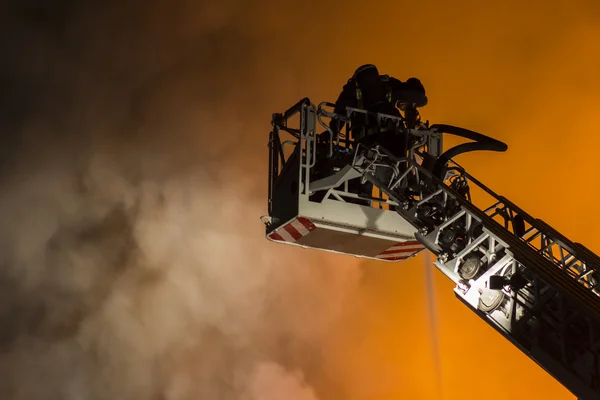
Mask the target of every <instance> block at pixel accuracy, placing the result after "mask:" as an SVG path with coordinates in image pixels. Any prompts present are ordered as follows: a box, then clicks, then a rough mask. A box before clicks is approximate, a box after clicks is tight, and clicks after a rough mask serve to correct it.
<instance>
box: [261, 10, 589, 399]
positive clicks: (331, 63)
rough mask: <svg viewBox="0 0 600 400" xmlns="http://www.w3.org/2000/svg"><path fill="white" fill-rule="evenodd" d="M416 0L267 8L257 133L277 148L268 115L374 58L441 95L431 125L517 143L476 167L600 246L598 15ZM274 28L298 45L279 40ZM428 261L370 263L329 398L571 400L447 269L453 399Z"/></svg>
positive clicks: (442, 305) (433, 103) (504, 190)
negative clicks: (431, 304)
mask: <svg viewBox="0 0 600 400" xmlns="http://www.w3.org/2000/svg"><path fill="white" fill-rule="evenodd" d="M403 3H404V2H402V3H401V2H397V1H389V2H364V1H360V2H359V1H347V2H344V3H343V4H342V3H340V4H337V5H325V4H324V3H311V2H308V3H299V4H298V5H297V6H296V7H294V8H293V9H285V10H281V9H278V8H273V9H271V10H270V11H265V12H264V14H263V15H261V20H263V21H265V22H264V24H263V25H261V24H257V25H260V26H261V28H260V29H259V31H261V32H262V33H259V34H262V35H264V43H265V47H264V48H263V49H262V50H261V51H260V53H261V55H262V56H264V57H265V58H264V60H263V62H264V63H263V62H261V63H260V64H262V65H264V66H266V65H269V67H268V70H267V71H265V73H267V74H269V78H268V79H267V78H266V79H265V81H268V83H267V84H266V86H265V87H263V88H261V91H260V93H257V96H258V97H257V99H259V100H258V101H259V102H261V103H262V105H261V106H260V107H258V108H259V109H260V111H261V112H262V113H263V115H262V118H263V121H264V129H263V130H262V131H259V130H258V129H257V131H256V132H255V133H253V137H256V138H258V137H260V138H261V139H263V141H264V140H266V134H267V132H268V120H269V118H270V113H272V112H278V111H283V110H284V109H285V108H287V107H288V106H290V105H291V104H293V103H294V102H295V101H297V100H299V99H300V98H301V97H304V96H309V97H310V98H311V99H312V100H313V101H315V102H319V101H333V100H335V97H336V96H337V94H338V92H339V90H340V88H341V86H342V85H343V84H344V83H345V81H346V79H347V78H348V77H349V76H350V75H351V74H352V72H353V70H354V68H355V67H357V66H358V65H360V64H362V63H375V64H377V65H378V66H379V67H380V71H381V72H382V73H389V74H391V75H393V76H396V77H398V78H399V79H406V78H408V77H410V76H417V77H419V78H420V79H421V80H422V82H423V83H424V85H425V86H426V88H427V90H428V96H429V100H430V102H429V105H428V106H427V107H426V108H425V109H424V110H423V111H422V114H423V115H424V118H425V119H429V120H431V121H432V122H437V123H450V124H455V125H459V126H464V127H467V128H471V129H474V130H477V131H480V132H482V133H485V134H488V135H490V136H493V137H496V138H498V139H500V140H503V141H505V142H506V143H508V145H509V151H508V152H507V153H505V154H492V153H481V154H473V155H466V156H463V157H461V158H460V159H459V160H458V161H459V162H460V163H461V164H462V165H464V166H466V167H467V168H468V170H469V171H470V172H471V173H472V174H474V175H475V176H477V177H478V178H480V179H481V180H482V181H483V182H485V183H487V184H488V185H490V186H491V187H492V188H493V189H494V190H496V191H497V192H499V193H501V194H503V195H505V196H506V197H508V198H509V199H511V200H513V201H514V202H516V203H517V204H518V205H520V206H521V207H522V208H524V209H525V210H527V211H528V212H530V213H532V214H533V215H535V216H537V217H540V218H542V219H544V220H545V221H546V222H548V223H550V224H551V225H553V226H554V227H556V228H557V229H559V230H560V231H561V232H562V233H564V234H565V235H567V236H568V237H570V238H571V239H573V240H577V241H582V242H583V243H585V244H586V245H588V247H590V248H591V249H592V250H594V251H596V252H598V251H600V246H598V245H597V242H596V240H597V238H598V236H599V234H600V232H599V231H598V228H597V226H599V222H600V221H599V219H600V216H598V213H597V212H595V211H594V206H595V204H596V200H595V197H594V196H595V195H597V194H598V193H599V192H600V186H599V185H598V183H597V179H596V176H595V175H596V170H597V167H598V162H599V161H598V160H599V158H598V156H597V147H598V144H599V143H600V139H598V132H599V131H600V126H599V124H598V122H600V116H598V113H597V111H596V110H597V108H598V106H600V94H598V93H599V92H598V88H599V86H600V77H599V75H598V70H599V69H598V67H599V62H600V56H599V55H598V52H597V43H598V42H599V40H600V28H599V26H600V25H598V21H599V18H598V17H599V16H600V14H599V12H598V7H599V6H597V5H596V4H595V3H594V2H589V1H569V2H567V1H552V2H542V1H532V2H520V1H514V0H511V1H502V2H471V1H454V2H443V1H420V2H410V3H409V2H406V4H403ZM263 18H264V19H263ZM274 27H277V28H278V29H281V31H278V32H283V31H285V32H286V34H285V35H284V36H285V37H278V38H275V37H273V36H270V29H275V28H274ZM277 82H279V84H278V83H277ZM267 106H268V107H272V106H275V109H268V108H267ZM254 135H260V136H254ZM262 144H263V143H262V142H261V145H262ZM262 151H265V150H264V149H263V150H262ZM263 154H264V157H265V158H264V161H265V164H266V152H265V153H263ZM265 178H266V174H265ZM423 261H424V260H423V256H420V257H419V258H418V259H416V260H413V261H410V262H407V263H404V264H397V265H392V264H379V263H375V262H369V263H367V273H366V277H365V279H364V282H365V288H364V296H365V302H364V308H363V311H362V312H361V313H360V314H359V315H356V317H355V318H354V319H353V320H352V321H348V324H346V325H344V326H343V327H340V332H337V334H336V335H335V340H333V341H332V343H330V344H329V346H328V347H327V357H326V360H325V364H324V366H323V368H324V370H325V371H328V373H326V374H325V375H330V376H331V377H335V379H342V380H343V381H344V384H343V385H342V386H344V387H346V388H347V392H346V393H343V395H342V394H340V393H337V394H334V393H331V394H330V396H325V398H344V399H358V398H361V399H367V398H368V399H380V400H384V399H399V398H406V399H441V398H443V399H465V398H469V399H470V398H480V397H481V398H486V399H504V398H506V397H509V398H519V399H525V398H553V399H570V398H573V396H572V395H571V394H570V393H569V392H568V391H567V390H566V389H564V388H563V387H562V386H561V385H560V384H559V383H557V382H556V381H555V380H554V379H553V378H551V377H550V376H549V375H548V374H547V373H546V372H544V371H543V370H542V369H541V368H540V367H539V366H537V365H536V364H535V363H534V362H533V361H531V360H530V359H529V358H527V357H526V356H525V355H523V354H522V353H521V352H520V351H518V350H517V349H516V348H515V347H513V346H512V345H511V344H510V343H509V342H508V341H506V340H505V339H504V338H503V337H501V336H500V335H499V334H497V333H496V332H495V331H493V330H492V328H490V327H489V326H487V325H486V324H485V323H484V322H482V321H481V320H480V319H479V317H477V316H476V315H474V314H473V313H471V312H470V311H469V310H468V309H467V308H466V307H464V306H463V305H462V304H461V303H460V302H459V301H458V300H457V299H456V298H455V297H454V294H453V292H452V289H453V285H452V283H451V282H450V281H448V280H447V279H446V278H445V277H443V276H442V275H441V274H440V273H438V272H437V271H436V272H435V287H436V292H435V296H436V299H437V308H438V314H439V332H438V335H439V340H440V346H441V347H440V352H441V360H442V377H443V393H440V392H439V391H438V388H437V386H436V379H435V376H436V375H435V374H436V371H435V361H434V354H433V350H432V337H431V334H430V327H429V320H428V318H429V317H428V310H427V307H426V304H427V297H426V296H427V294H426V290H425V288H426V282H425V270H424V267H423ZM332 379H333V378H332ZM325 386H326V385H325ZM369 387H371V388H372V389H373V391H372V393H371V395H370V397H369V396H366V393H368V392H369ZM358 393H361V394H360V395H359V394H358Z"/></svg>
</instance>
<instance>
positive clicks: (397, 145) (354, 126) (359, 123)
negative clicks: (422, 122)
mask: <svg viewBox="0 0 600 400" xmlns="http://www.w3.org/2000/svg"><path fill="white" fill-rule="evenodd" d="M425 105H427V95H426V93H425V88H424V86H423V84H422V83H421V81H420V80H419V79H417V78H414V77H412V78H409V79H408V80H406V81H405V82H403V81H401V80H399V79H397V78H394V77H391V76H389V75H382V74H380V73H379V70H378V69H377V67H376V66H375V65H373V64H365V65H362V66H360V67H359V68H358V69H356V71H355V72H354V75H353V76H352V77H351V78H350V79H348V82H347V83H346V84H345V85H344V87H343V89H342V92H341V93H340V95H339V96H338V99H337V101H336V102H335V108H334V112H335V113H336V114H338V115H346V108H347V107H351V108H358V109H362V110H365V111H367V112H368V114H365V113H355V114H354V115H352V116H351V117H350V126H349V132H350V135H351V136H352V139H353V140H354V142H355V144H354V148H356V144H357V143H362V144H364V145H367V146H369V145H372V144H374V143H375V142H377V143H379V144H380V145H381V146H382V147H384V148H385V149H386V150H388V151H389V152H391V153H392V154H394V155H395V156H396V157H405V156H406V154H407V152H408V149H407V147H408V143H407V137H406V135H405V134H403V131H402V130H400V131H399V130H398V129H397V128H396V122H395V121H394V120H387V121H385V122H383V123H379V122H378V121H377V118H376V114H377V113H380V114H386V115H391V116H395V117H400V116H401V115H400V110H403V111H404V112H405V118H407V117H409V116H410V115H414V116H415V117H416V111H415V110H416V109H417V108H419V107H424V106H425ZM409 118H410V117H409ZM343 126H344V122H343V121H340V120H339V119H333V120H332V121H331V123H330V128H331V129H332V131H333V133H334V135H337V134H338V133H339V132H340V131H341V129H342V128H343ZM334 137H335V136H334ZM377 176H378V178H380V179H382V180H387V179H389V178H390V177H391V170H389V169H387V170H384V169H381V168H380V171H378V173H377ZM350 184H351V191H353V192H356V191H358V192H359V193H358V194H360V195H361V196H367V197H370V196H371V192H372V185H371V184H369V183H367V184H362V185H359V184H358V182H350Z"/></svg>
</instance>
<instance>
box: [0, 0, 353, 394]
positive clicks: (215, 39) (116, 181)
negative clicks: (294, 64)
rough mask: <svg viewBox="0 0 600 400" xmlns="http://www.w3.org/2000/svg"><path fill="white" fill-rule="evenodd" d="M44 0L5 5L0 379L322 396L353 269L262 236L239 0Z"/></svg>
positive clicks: (31, 389) (137, 389) (84, 390)
mask: <svg viewBox="0 0 600 400" xmlns="http://www.w3.org/2000/svg"><path fill="white" fill-rule="evenodd" d="M35 3H36V2H33V5H31V4H30V5H26V4H25V3H21V5H17V6H14V7H12V8H11V9H10V10H9V11H10V12H9V13H7V14H6V15H7V16H6V17H5V18H6V19H7V20H6V21H2V22H6V24H4V25H2V26H3V27H4V28H3V29H5V30H9V29H10V32H11V33H12V36H13V38H14V40H13V45H12V46H8V45H7V43H3V48H4V53H5V54H7V55H10V57H8V59H9V61H8V62H7V64H6V65H5V66H4V70H3V72H2V73H3V77H4V80H5V81H6V82H11V84H12V89H11V90H7V92H6V97H7V98H8V100H7V99H6V98H5V103H4V107H3V110H2V112H1V113H0V114H1V116H2V121H1V125H2V127H3V129H4V131H3V133H2V134H3V136H2V142H3V145H2V156H3V158H2V159H1V161H0V163H1V166H2V169H1V170H0V174H1V175H0V177H1V180H0V227H1V228H0V327H1V329H0V377H1V379H0V398H2V399H6V400H25V399H27V400H35V399H49V400H51V399H81V398H85V399H90V400H103V399H123V400H126V399H165V400H185V399H238V398H239V399H243V400H259V399H260V400H270V399H273V400H275V399H284V398H285V399H293V400H314V399H317V392H318V388H316V387H312V386H314V385H312V384H311V382H313V381H315V379H312V378H315V377H318V375H319V356H320V348H319V345H320V343H322V342H323V341H325V339H326V338H327V335H328V332H329V331H330V328H331V327H332V326H334V325H335V324H337V323H338V321H339V319H340V318H342V317H343V316H344V315H345V313H346V312H350V308H349V300H348V299H351V298H352V291H353V290H354V288H355V287H356V286H357V283H358V281H359V278H360V270H359V269H358V267H357V262H355V261H348V260H347V259H344V261H343V264H341V265H340V262H339V261H340V258H338V257H336V256H328V255H324V254H320V253H313V252H308V251H298V250H293V249H290V248H287V247H283V246H277V245H272V244H269V243H268V242H267V241H266V240H265V239H264V236H263V235H264V232H263V227H262V225H261V224H260V222H259V221H258V216H259V215H261V214H262V213H264V198H263V196H262V194H263V193H264V185H262V181H263V180H264V176H265V174H264V170H263V168H259V167H256V166H255V165H256V162H257V160H258V162H261V161H262V160H263V158H262V157H261V156H260V155H250V156H248V155H247V153H248V152H250V151H251V150H253V149H254V148H262V149H264V147H263V146H264V140H263V139H264V138H261V139H260V140H261V144H263V146H256V147H254V148H246V149H245V150H246V152H244V148H243V145H246V144H247V143H248V139H241V141H240V142H237V141H236V138H237V135H239V134H240V130H239V128H240V127H244V128H248V126H249V125H251V124H254V123H255V122H253V121H243V122H240V121H239V120H238V119H237V118H236V117H235V116H236V112H235V111H232V108H233V110H235V107H236V102H235V101H229V100H228V97H227V96H228V95H229V94H230V92H231V91H233V89H232V88H231V87H230V86H227V85H225V83H229V84H235V83H236V82H237V81H236V79H233V82H232V80H231V79H230V76H229V75H227V72H228V70H234V68H237V67H236V65H237V63H238V61H239V59H240V58H244V57H246V56H247V54H245V53H244V52H246V51H248V50H247V47H244V46H243V44H241V43H239V40H242V39H243V37H241V36H235V35H234V36H235V37H234V38H233V39H232V38H231V37H228V33H227V32H229V31H228V30H227V21H228V18H229V16H230V15H231V13H233V12H234V11H235V10H233V8H232V7H231V5H230V4H228V2H220V4H221V5H220V6H219V7H215V6H212V5H211V6H208V5H202V4H200V5H198V3H196V2H187V1H177V2H165V3H164V4H162V5H160V4H154V3H152V4H150V3H145V2H134V1H126V2H115V4H112V3H111V2H107V3H106V4H104V3H103V4H104V5H95V6H92V5H87V4H85V2H81V3H77V2H72V3H71V2H64V3H61V5H60V6H59V5H55V6H53V7H48V6H46V9H41V8H40V7H42V6H40V5H39V4H38V5H36V4H35ZM34 6H35V7H34ZM191 15H193V16H194V17H191ZM220 30H224V31H223V32H221V31H220ZM5 33H7V32H5ZM15 43H16V44H15ZM228 46H232V47H228ZM237 50H239V52H238V53H236V51H237ZM249 62H250V61H249ZM238 83H239V82H238ZM220 85H221V86H220ZM221 89H222V90H221ZM239 89H240V88H239V87H238V88H237V89H236V91H238V92H239ZM9 105H10V106H11V107H12V108H11V107H8V106H9ZM265 115H267V116H268V115H269V112H267V113H266V114H265ZM263 133H264V134H265V135H266V131H264V132H263ZM236 143H242V145H236ZM240 147H242V148H240ZM332 260H333V261H337V263H336V264H338V265H333V264H332V262H331V261H332ZM311 379H312V381H311Z"/></svg>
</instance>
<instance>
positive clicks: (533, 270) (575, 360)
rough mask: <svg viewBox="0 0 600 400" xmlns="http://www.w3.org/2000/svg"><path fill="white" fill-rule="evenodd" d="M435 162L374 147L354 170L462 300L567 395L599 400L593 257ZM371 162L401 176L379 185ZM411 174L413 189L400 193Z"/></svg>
mask: <svg viewBox="0 0 600 400" xmlns="http://www.w3.org/2000/svg"><path fill="white" fill-rule="evenodd" d="M436 133H437V132H436ZM423 134H424V135H428V134H429V132H427V130H424V131H421V135H423ZM438 160H441V162H439V163H437V165H435V166H434V167H433V168H424V167H422V166H421V165H418V164H417V163H416V162H415V160H414V158H411V157H407V158H397V157H394V156H393V155H392V154H390V153H389V152H388V151H386V149H383V148H380V147H378V146H374V147H372V148H369V149H365V150H364V151H363V152H362V154H361V157H357V159H356V160H355V163H354V164H353V166H354V167H355V168H356V169H357V171H360V172H361V173H362V174H363V176H364V177H365V179H366V180H368V181H371V182H372V183H373V184H374V185H376V186H378V187H380V188H381V189H382V190H383V191H384V192H385V193H387V195H388V196H389V197H390V198H391V199H393V200H394V201H395V202H396V203H398V204H399V207H398V208H397V209H396V211H397V212H398V214H400V215H402V216H403V218H405V219H406V220H407V221H410V222H411V224H412V225H413V226H414V227H415V229H416V230H417V233H416V234H415V236H416V238H417V239H418V240H419V241H420V242H421V243H423V244H424V245H425V246H426V247H427V248H428V249H429V250H431V251H432V252H433V253H435V254H436V255H437V256H438V258H437V261H436V262H435V266H436V267H437V268H438V269H439V270H440V271H441V272H442V273H444V274H445V275H446V276H447V277H448V278H450V279H451V280H452V281H454V282H455V283H456V288H455V294H456V296H457V297H458V298H459V299H460V300H461V301H463V302H464V304H466V305H467V306H468V307H470V308H471V309H472V310H473V311H475V312H476V313H477V314H478V315H480V316H481V317H482V318H483V319H484V320H485V321H486V322H488V323H489V324H490V325H491V326H493V327H494V328H495V329H496V330H497V331H498V332H500V333H501V334H502V335H503V336H505V337H506V338H507V339H509V340H510V341H511V342H512V343H513V344H515V345H516V346H517V347H518V348H520V349H521V350H522V351H523V352H524V353H526V354H527V355H528V356H529V357H530V358H532V359H533V360H534V361H536V362H537V363H538V364H539V365H540V366H541V367H543V368H544V369H545V370H546V371H547V372H548V373H550V374H551V375H552V376H554V377H555V378H556V379H557V380H558V381H560V382H561V383H562V384H563V385H564V386H565V387H566V388H567V389H569V390H570V391H571V392H572V393H573V394H575V395H576V396H578V397H579V398H581V399H598V398H600V298H599V296H598V294H599V293H600V292H599V291H598V289H600V288H599V287H598V286H599V284H600V283H599V280H598V273H599V272H600V271H599V269H600V258H599V257H598V256H597V255H596V254H594V253H592V252H591V251H590V250H588V249H587V248H585V247H584V246H583V245H581V244H579V243H574V242H572V241H570V240H569V239H567V238H566V237H564V236H563V235H561V234H560V233H559V232H557V231H556V230H555V229H553V228H552V227H550V226H549V225H548V224H546V223H545V222H543V221H542V220H540V219H536V218H534V217H532V216H531V215H529V214H527V213H526V212H525V211H523V210H522V209H520V208H518V207H517V206H516V205H515V204H513V203H511V202H510V201H508V200H507V199H505V198H504V197H501V196H499V195H497V194H496V193H494V192H493V191H492V190H490V189H489V188H487V187H486V186H484V185H483V184H482V183H481V182H479V181H478V180H476V179H475V178H474V177H472V176H471V175H469V174H468V173H467V172H466V171H465V170H464V169H463V168H462V167H460V166H459V165H458V164H456V163H454V162H453V161H452V160H451V159H449V158H447V157H446V158H444V157H440V158H439V159H438ZM373 164H378V165H388V166H389V167H391V168H395V169H396V170H398V171H399V173H398V174H397V176H396V177H395V179H394V178H393V179H392V180H391V181H390V182H382V181H381V180H380V179H378V177H377V171H376V170H375V169H373V168H370V167H369V166H370V165H373ZM411 176H417V177H418V187H417V188H416V190H410V191H409V190H406V189H402V188H407V187H410V182H409V181H408V179H409V177H411ZM475 197H477V199H478V200H479V199H484V198H485V197H488V198H489V200H491V206H489V207H487V208H480V207H478V206H476V205H475V202H474V201H473V198H475ZM478 203H480V201H478ZM488 204H489V203H488ZM507 379H510V378H509V377H507Z"/></svg>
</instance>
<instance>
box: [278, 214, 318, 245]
mask: <svg viewBox="0 0 600 400" xmlns="http://www.w3.org/2000/svg"><path fill="white" fill-rule="evenodd" d="M315 229H317V227H316V226H315V224H313V223H312V222H311V221H310V220H309V219H308V218H304V217H298V218H296V219H294V220H292V221H291V222H290V223H288V224H286V225H284V226H282V227H281V228H278V229H277V230H276V231H273V232H271V233H270V234H269V238H270V239H272V240H277V241H280V242H289V243H294V242H296V241H298V240H299V239H300V238H301V237H303V236H306V235H308V234H309V233H311V232H312V231H314V230H315Z"/></svg>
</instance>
